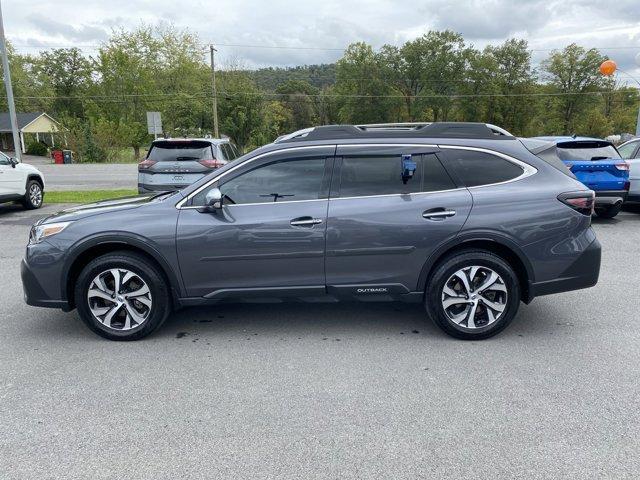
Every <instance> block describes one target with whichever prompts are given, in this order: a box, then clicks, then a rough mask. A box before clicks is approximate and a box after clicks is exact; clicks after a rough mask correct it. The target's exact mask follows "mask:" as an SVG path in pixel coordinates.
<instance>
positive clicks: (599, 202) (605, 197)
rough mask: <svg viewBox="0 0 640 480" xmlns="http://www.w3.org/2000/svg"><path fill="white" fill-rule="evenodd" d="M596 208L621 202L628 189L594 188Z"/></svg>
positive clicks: (624, 198) (625, 197)
mask: <svg viewBox="0 0 640 480" xmlns="http://www.w3.org/2000/svg"><path fill="white" fill-rule="evenodd" d="M595 192H596V208H597V207H606V206H609V205H615V204H616V203H623V202H624V201H625V200H626V199H627V195H629V191H628V190H595Z"/></svg>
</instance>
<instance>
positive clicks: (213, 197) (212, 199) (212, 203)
mask: <svg viewBox="0 0 640 480" xmlns="http://www.w3.org/2000/svg"><path fill="white" fill-rule="evenodd" d="M204 205H205V207H207V209H209V210H220V209H221V208H222V192H221V191H220V189H219V188H218V187H214V188H212V189H211V190H209V191H208V192H207V195H206V196H205V197H204Z"/></svg>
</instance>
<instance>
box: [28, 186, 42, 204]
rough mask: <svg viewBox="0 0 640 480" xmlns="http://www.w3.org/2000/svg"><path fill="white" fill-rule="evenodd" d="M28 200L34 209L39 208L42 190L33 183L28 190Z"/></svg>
mask: <svg viewBox="0 0 640 480" xmlns="http://www.w3.org/2000/svg"><path fill="white" fill-rule="evenodd" d="M29 200H30V201H31V205H33V206H34V207H39V206H40V204H41V203H42V188H40V185H38V184H37V183H33V184H32V185H31V187H30V188H29Z"/></svg>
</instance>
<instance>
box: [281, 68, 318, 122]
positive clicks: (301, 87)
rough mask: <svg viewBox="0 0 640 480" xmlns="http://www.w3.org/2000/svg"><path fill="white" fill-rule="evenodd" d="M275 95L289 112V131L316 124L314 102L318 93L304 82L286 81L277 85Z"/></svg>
mask: <svg viewBox="0 0 640 480" xmlns="http://www.w3.org/2000/svg"><path fill="white" fill-rule="evenodd" d="M276 93H277V94H278V96H279V100H280V102H281V103H282V105H283V106H284V107H285V108H286V109H288V110H289V111H290V112H291V121H292V122H291V125H288V126H287V128H288V129H289V130H290V131H295V130H300V129H301V128H306V127H311V126H313V125H315V124H317V123H318V115H317V112H316V101H317V96H318V94H319V91H318V89H317V88H314V87H312V86H311V84H310V83H309V82H306V81H304V80H288V81H286V82H285V83H282V84H280V85H278V88H276Z"/></svg>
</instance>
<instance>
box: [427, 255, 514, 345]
mask: <svg viewBox="0 0 640 480" xmlns="http://www.w3.org/2000/svg"><path fill="white" fill-rule="evenodd" d="M519 304H520V285H519V282H518V277H517V275H516V273H515V272H514V270H513V268H512V267H511V266H510V265H509V264H508V263H507V262H505V261H504V260H503V259H502V258H500V257H499V256H497V255H495V254H493V253H490V252H487V251H484V250H464V251H460V252H457V253H454V254H452V255H450V256H449V257H447V258H446V259H444V260H443V261H442V262H441V263H440V264H439V265H438V266H437V267H436V268H435V271H434V273H433V275H431V277H430V279H429V282H428V283H427V289H426V292H425V307H426V309H427V313H428V314H429V316H430V317H431V319H432V320H433V321H434V322H435V323H436V325H438V326H439V327H440V328H441V329H442V330H444V331H445V332H446V333H448V334H449V335H451V336H453V337H456V338H461V339H465V340H481V339H483V338H488V337H491V336H493V335H496V334H497V333H499V332H501V331H502V330H503V329H504V328H506V327H507V325H509V323H511V321H512V320H513V318H514V317H515V315H516V313H517V311H518V307H519Z"/></svg>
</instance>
